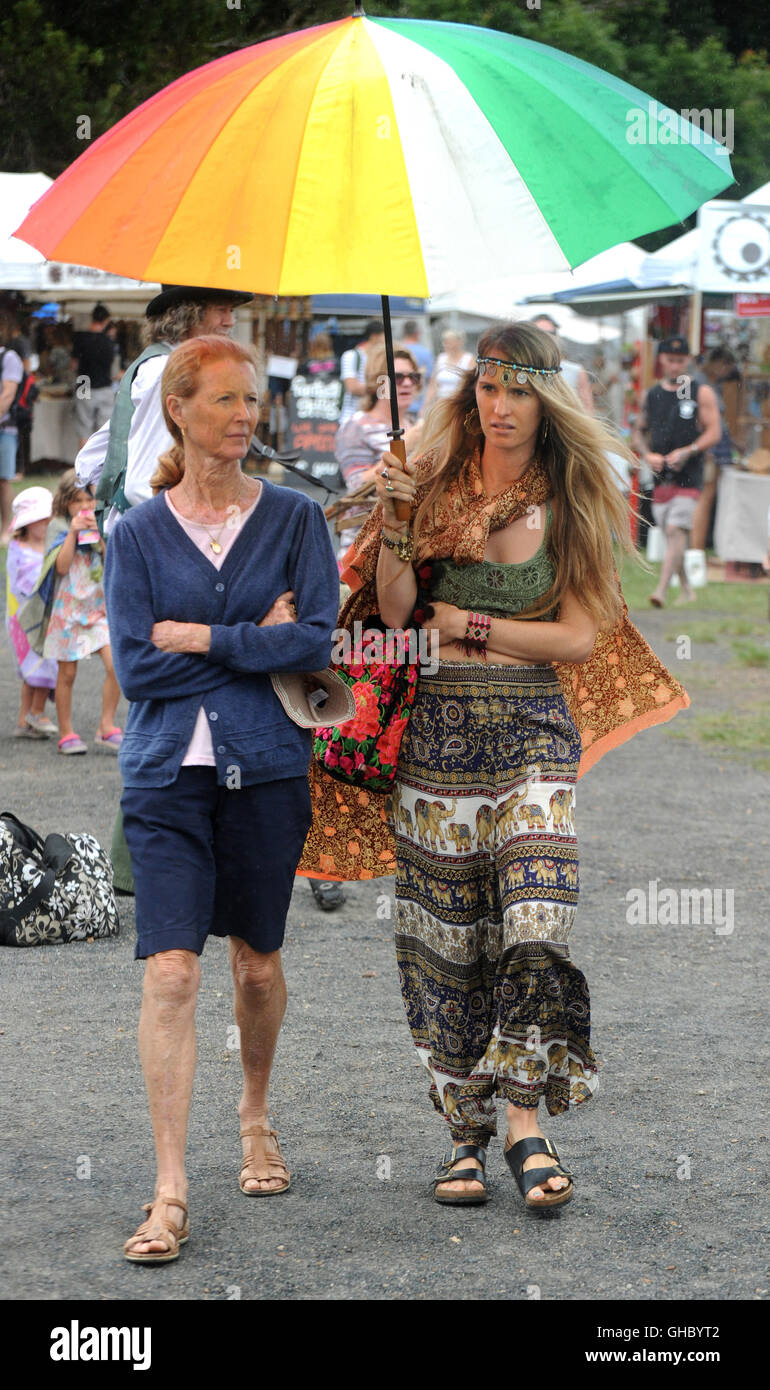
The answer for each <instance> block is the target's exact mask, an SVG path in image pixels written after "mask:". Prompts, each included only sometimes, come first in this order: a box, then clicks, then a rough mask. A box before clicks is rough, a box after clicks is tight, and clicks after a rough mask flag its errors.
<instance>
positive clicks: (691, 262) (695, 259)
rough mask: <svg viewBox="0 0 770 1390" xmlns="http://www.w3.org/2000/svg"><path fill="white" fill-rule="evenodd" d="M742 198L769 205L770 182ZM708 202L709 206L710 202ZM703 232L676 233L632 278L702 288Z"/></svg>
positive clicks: (653, 283) (644, 285)
mask: <svg viewBox="0 0 770 1390" xmlns="http://www.w3.org/2000/svg"><path fill="white" fill-rule="evenodd" d="M739 201H740V202H742V203H757V204H764V205H765V206H767V205H768V204H770V183H763V184H762V186H761V187H760V188H755V189H754V191H753V192H752V193H747V194H746V197H745V198H741V199H740V200H739ZM713 202H714V203H715V204H716V206H717V207H718V206H719V203H720V199H718V198H717V199H714V200H713ZM705 206H707V207H709V206H711V204H706V205H705ZM702 235H703V232H702V230H701V228H700V227H692V228H691V229H690V231H689V232H684V233H683V235H682V236H678V237H675V238H674V240H673V241H669V242H668V244H667V245H666V246H661V248H660V250H658V251H653V253H652V255H650V256H645V257H644V258H643V259H642V262H641V264H640V266H639V267H638V272H637V274H636V276H630V277H629V278H630V279H635V280H636V283H637V284H638V285H639V286H640V287H642V288H655V287H659V286H664V285H665V286H673V285H683V286H686V287H687V288H688V289H690V290H699V289H701V288H702V287H701V286H700V285H699V284H698V264H699V260H700V246H701V237H702Z"/></svg>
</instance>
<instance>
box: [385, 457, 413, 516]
mask: <svg viewBox="0 0 770 1390" xmlns="http://www.w3.org/2000/svg"><path fill="white" fill-rule="evenodd" d="M390 452H391V453H392V454H395V455H396V458H397V459H399V460H400V462H401V463H406V444H405V443H404V440H403V438H398V439H391V441H390ZM395 507H396V517H397V519H398V520H399V521H408V520H409V518H410V516H411V515H412V506H411V503H410V502H404V501H398V502H396V503H395Z"/></svg>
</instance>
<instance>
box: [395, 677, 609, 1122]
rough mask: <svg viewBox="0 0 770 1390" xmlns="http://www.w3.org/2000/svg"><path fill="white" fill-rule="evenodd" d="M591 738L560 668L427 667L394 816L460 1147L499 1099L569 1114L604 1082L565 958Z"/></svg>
mask: <svg viewBox="0 0 770 1390" xmlns="http://www.w3.org/2000/svg"><path fill="white" fill-rule="evenodd" d="M580 753H581V746H580V735H579V734H578V731H577V729H576V727H575V725H574V723H573V720H572V718H571V715H570V713H569V710H568V708H567V705H566V702H565V700H564V696H563V694H562V691H561V686H560V684H559V681H558V677H557V676H556V674H555V672H554V670H553V667H551V666H534V667H506V666H489V667H487V668H480V667H478V666H476V665H469V664H465V663H463V664H460V663H457V664H454V663H445V662H442V663H441V664H440V665H439V668H438V671H437V672H436V673H435V674H433V675H429V674H425V673H421V675H420V680H419V685H418V690H417V697H416V700H415V703H414V707H413V710H412V717H411V720H410V723H409V726H408V728H407V732H406V735H405V739H404V743H403V745H402V749H401V756H400V758H399V764H398V776H397V779H396V784H395V788H394V792H393V797H392V802H391V807H390V815H391V821H392V825H393V829H394V833H395V836H396V846H397V852H396V861H397V877H396V903H397V909H396V950H397V955H398V963H399V973H400V979H401V988H402V994H403V998H404V1004H405V1007H406V1013H407V1019H408V1022H409V1026H410V1029H411V1031H412V1036H413V1039H414V1042H415V1045H416V1047H417V1050H418V1053H419V1055H420V1057H421V1059H422V1061H423V1063H424V1064H425V1066H426V1068H427V1070H428V1073H429V1075H430V1093H431V1096H432V1099H433V1102H434V1104H435V1106H436V1108H437V1109H438V1110H439V1112H440V1113H441V1114H442V1115H443V1116H444V1118H445V1119H446V1120H447V1122H448V1124H449V1128H450V1130H451V1133H452V1138H453V1140H454V1141H455V1142H457V1143H460V1142H463V1143H465V1142H470V1143H476V1144H479V1143H480V1144H486V1142H487V1141H488V1139H489V1137H490V1135H492V1134H494V1133H495V1132H496V1122H495V1097H496V1096H502V1097H504V1098H505V1099H507V1100H510V1101H512V1102H513V1103H514V1104H515V1105H524V1106H535V1105H536V1104H537V1103H538V1101H539V1100H540V1099H541V1098H542V1099H544V1101H545V1104H546V1107H547V1109H548V1111H549V1112H550V1113H551V1114H552V1115H555V1114H559V1113H561V1112H562V1111H564V1110H566V1109H567V1108H568V1107H570V1106H576V1105H579V1104H581V1103H582V1102H584V1101H586V1100H588V1099H590V1097H591V1095H592V1094H593V1093H594V1092H595V1091H596V1089H597V1085H598V1077H597V1064H596V1059H595V1057H594V1054H593V1052H592V1050H591V1046H590V1001H589V995H588V987H587V984H586V981H585V978H584V976H583V975H582V974H581V972H580V971H579V970H577V969H576V968H575V966H574V965H573V964H572V962H571V961H570V958H569V949H568V945H567V943H568V940H569V935H570V931H571V928H572V923H573V920H574V916H575V910H576V906H577V900H578V891H579V874H578V849H577V840H576V837H575V822H574V806H575V782H576V777H577V769H578V764H579V761H580Z"/></svg>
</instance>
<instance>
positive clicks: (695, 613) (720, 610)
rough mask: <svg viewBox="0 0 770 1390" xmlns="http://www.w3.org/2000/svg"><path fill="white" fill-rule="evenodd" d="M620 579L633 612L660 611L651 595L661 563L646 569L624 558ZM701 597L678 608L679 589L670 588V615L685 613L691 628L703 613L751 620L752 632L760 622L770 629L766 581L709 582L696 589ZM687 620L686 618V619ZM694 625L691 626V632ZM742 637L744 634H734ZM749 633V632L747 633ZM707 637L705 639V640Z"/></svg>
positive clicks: (732, 619)
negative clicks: (653, 606)
mask: <svg viewBox="0 0 770 1390" xmlns="http://www.w3.org/2000/svg"><path fill="white" fill-rule="evenodd" d="M618 572H619V574H620V582H621V585H622V588H623V595H624V597H625V600H626V603H627V604H628V607H629V611H630V612H632V613H633V612H634V611H636V612H640V611H643V612H646V613H653V612H656V611H660V610H656V609H653V608H652V607H651V605H650V594H651V593H652V591H653V589H654V588H655V585H656V584H657V582H658V577H659V575H660V565H659V564H657V565H651V566H650V571H649V572H645V571H644V570H643V569H642V568H641V567H640V565H638V564H637V563H636V562H635V561H634V560H633V558H631V557H630V556H629V557H625V556H624V557H623V559H622V567H620V563H619V570H618ZM695 592H696V594H697V599H696V601H695V603H691V604H687V605H686V607H685V606H683V607H682V608H681V609H674V607H673V604H674V600H675V598H677V597H678V593H679V591H678V589H669V596H668V603H667V606H666V610H665V611H666V614H667V616H673V614H674V612H676V613H679V612H681V613H682V614H684V613H685V612H686V613H687V615H688V618H687V621H688V623H689V624H690V627H691V626H692V624H693V623H694V622H697V619H698V617H699V616H703V618H704V619H705V617H706V614H707V613H708V614H711V613H715V614H719V615H721V614H724V615H725V618H726V619H728V620H729V621H731V622H737V621H743V622H749V623H751V631H754V625H755V624H758V625H760V626H761V627H762V630H763V631H766V630H767V620H768V586H767V584H765V583H762V582H754V583H737V584H732V583H730V584H707V585H706V587H705V589H696V590H695ZM682 621H684V619H682ZM689 630H690V628H689V627H688V631H689ZM732 635H734V636H740V635H742V634H741V633H738V632H736V633H734V634H732ZM745 635H748V634H745ZM703 640H704V639H703V638H701V641H703Z"/></svg>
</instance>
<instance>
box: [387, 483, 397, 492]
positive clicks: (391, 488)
mask: <svg viewBox="0 0 770 1390" xmlns="http://www.w3.org/2000/svg"><path fill="white" fill-rule="evenodd" d="M395 490H396V489H395V488H394V486H393V484H392V483H390V482H388V483H386V484H385V491H386V492H395Z"/></svg>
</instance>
